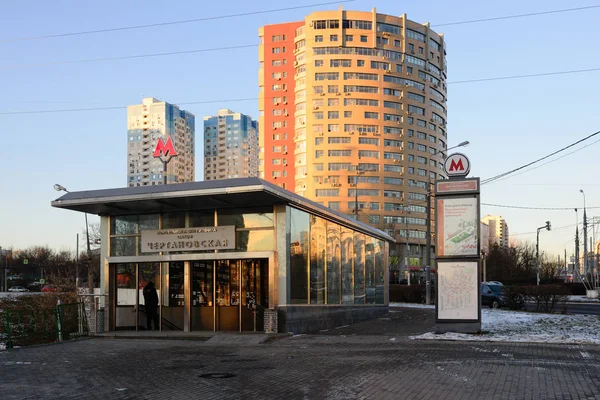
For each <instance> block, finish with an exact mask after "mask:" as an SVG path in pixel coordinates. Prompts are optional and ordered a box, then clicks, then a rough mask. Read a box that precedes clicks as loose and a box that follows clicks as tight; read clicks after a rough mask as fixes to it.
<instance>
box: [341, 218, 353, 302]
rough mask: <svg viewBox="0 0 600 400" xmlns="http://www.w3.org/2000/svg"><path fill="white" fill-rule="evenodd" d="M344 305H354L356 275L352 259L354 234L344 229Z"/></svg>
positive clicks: (342, 262) (342, 256)
mask: <svg viewBox="0 0 600 400" xmlns="http://www.w3.org/2000/svg"><path fill="white" fill-rule="evenodd" d="M341 244H342V251H341V264H342V303H343V304H353V303H354V274H353V271H352V258H353V257H354V232H353V231H352V230H350V229H348V228H343V227H342V243H341Z"/></svg>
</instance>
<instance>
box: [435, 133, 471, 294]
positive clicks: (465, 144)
mask: <svg viewBox="0 0 600 400" xmlns="http://www.w3.org/2000/svg"><path fill="white" fill-rule="evenodd" d="M468 145H469V141H468V140H465V141H464V142H460V143H459V144H457V145H456V146H453V147H449V148H447V149H446V152H447V151H448V150H452V149H456V148H458V147H465V146H468ZM438 152H441V151H440V150H437V149H436V151H435V153H433V154H432V156H433V155H436V154H437V153H438ZM442 155H444V153H442ZM444 157H445V155H444ZM431 185H432V182H431V176H430V177H429V188H428V190H427V194H426V196H427V233H426V235H427V236H426V237H425V271H426V273H425V303H426V304H431V197H432V196H431V195H432V192H431Z"/></svg>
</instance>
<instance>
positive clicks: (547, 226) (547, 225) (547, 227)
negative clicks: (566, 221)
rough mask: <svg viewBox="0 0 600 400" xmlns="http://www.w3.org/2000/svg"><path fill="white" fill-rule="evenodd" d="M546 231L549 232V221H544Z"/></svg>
mask: <svg viewBox="0 0 600 400" xmlns="http://www.w3.org/2000/svg"><path fill="white" fill-rule="evenodd" d="M546 229H547V230H550V221H546Z"/></svg>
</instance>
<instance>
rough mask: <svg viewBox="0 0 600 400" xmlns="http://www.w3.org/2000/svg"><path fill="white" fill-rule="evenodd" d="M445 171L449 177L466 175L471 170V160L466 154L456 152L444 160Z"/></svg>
mask: <svg viewBox="0 0 600 400" xmlns="http://www.w3.org/2000/svg"><path fill="white" fill-rule="evenodd" d="M444 171H445V172H446V175H448V177H449V178H453V177H465V176H467V175H468V174H469V171H471V162H470V161H469V159H468V158H467V156H465V155H464V154H462V153H454V154H451V155H450V156H448V158H447V159H446V161H445V162H444Z"/></svg>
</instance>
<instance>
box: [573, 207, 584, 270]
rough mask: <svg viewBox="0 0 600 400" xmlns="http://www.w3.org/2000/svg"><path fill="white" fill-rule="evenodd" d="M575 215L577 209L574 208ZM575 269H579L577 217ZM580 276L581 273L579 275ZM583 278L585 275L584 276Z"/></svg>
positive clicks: (576, 228)
mask: <svg viewBox="0 0 600 400" xmlns="http://www.w3.org/2000/svg"><path fill="white" fill-rule="evenodd" d="M575 215H577V209H575ZM575 269H577V272H579V273H580V271H579V219H578V218H577V225H576V227H575ZM579 276H580V277H581V275H579ZM584 278H585V277H584Z"/></svg>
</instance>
